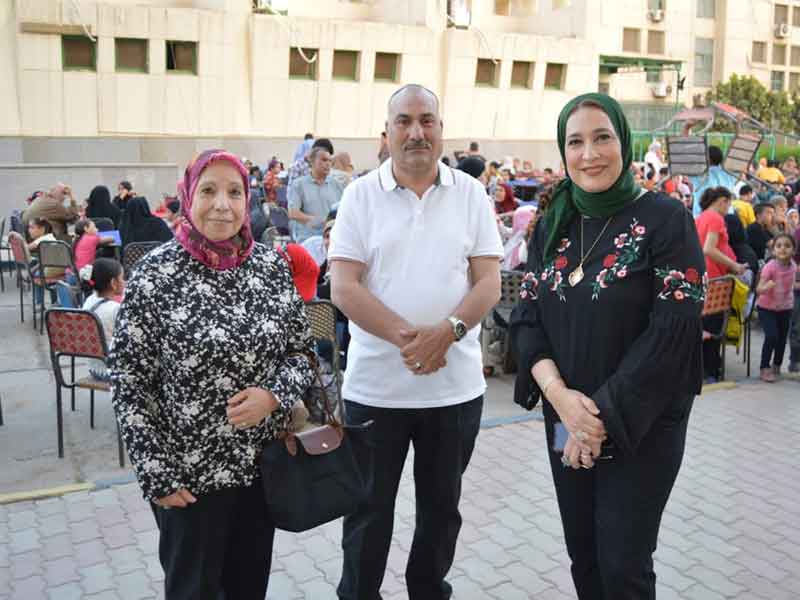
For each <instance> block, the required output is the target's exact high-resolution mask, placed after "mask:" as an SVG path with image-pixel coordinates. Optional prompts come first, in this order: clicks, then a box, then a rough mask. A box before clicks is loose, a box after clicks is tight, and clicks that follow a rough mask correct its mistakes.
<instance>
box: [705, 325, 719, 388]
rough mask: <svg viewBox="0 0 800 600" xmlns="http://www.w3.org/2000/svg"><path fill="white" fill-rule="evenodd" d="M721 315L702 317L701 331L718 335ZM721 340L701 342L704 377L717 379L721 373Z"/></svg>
mask: <svg viewBox="0 0 800 600" xmlns="http://www.w3.org/2000/svg"><path fill="white" fill-rule="evenodd" d="M722 320H723V317H722V315H711V316H708V317H703V329H704V330H705V331H708V332H710V333H713V334H718V333H719V332H720V330H721V329H722ZM721 347H722V340H718V339H717V340H714V339H710V340H705V341H704V342H703V374H704V376H705V377H714V378H715V379H719V376H720V373H721V372H722V354H721V353H720V350H721Z"/></svg>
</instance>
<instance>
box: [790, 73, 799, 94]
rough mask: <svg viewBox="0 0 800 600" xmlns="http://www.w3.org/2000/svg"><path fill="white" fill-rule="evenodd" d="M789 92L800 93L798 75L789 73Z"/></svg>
mask: <svg viewBox="0 0 800 600" xmlns="http://www.w3.org/2000/svg"><path fill="white" fill-rule="evenodd" d="M789 91H790V92H800V73H789Z"/></svg>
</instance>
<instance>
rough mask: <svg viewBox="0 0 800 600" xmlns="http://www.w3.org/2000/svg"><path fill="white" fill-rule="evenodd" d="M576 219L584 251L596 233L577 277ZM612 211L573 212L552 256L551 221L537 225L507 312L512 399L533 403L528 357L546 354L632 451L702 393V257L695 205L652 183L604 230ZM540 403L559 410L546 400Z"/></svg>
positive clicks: (548, 412)
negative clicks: (546, 252)
mask: <svg viewBox="0 0 800 600" xmlns="http://www.w3.org/2000/svg"><path fill="white" fill-rule="evenodd" d="M578 219H583V235H584V240H583V243H584V251H586V250H588V249H589V247H591V245H592V243H593V242H594V240H595V239H598V236H599V239H598V242H597V245H596V246H595V248H594V250H593V252H592V253H591V254H590V255H589V257H588V258H587V260H586V261H585V263H584V264H583V271H584V273H585V275H584V277H583V279H581V280H580V282H579V283H578V284H577V285H575V286H574V287H573V286H572V285H570V282H569V275H570V273H572V272H573V271H574V270H575V269H576V268H577V266H578V265H579V264H580V259H581V257H580V254H581V250H580V247H581V240H580V235H581V233H580V226H579V225H580V222H579V220H578ZM606 221H607V219H606V218H597V219H593V218H587V217H578V218H577V219H575V221H574V222H573V223H571V225H570V227H569V231H568V232H567V235H566V237H564V238H563V239H562V240H561V243H560V244H559V247H558V249H557V252H556V253H555V255H554V256H553V257H552V258H551V259H550V260H547V261H545V260H544V259H543V251H542V249H543V247H544V240H545V239H546V234H547V232H546V231H545V230H544V223H545V221H544V220H543V219H542V220H540V221H539V223H538V224H537V226H536V229H535V230H534V235H533V239H532V241H531V244H530V248H529V252H528V262H527V265H526V269H525V270H526V273H525V276H524V280H523V284H522V291H521V292H520V301H519V304H518V305H517V306H516V307H515V309H514V312H513V314H512V318H511V338H512V346H513V347H514V349H515V352H516V356H517V363H518V371H517V381H516V386H515V401H517V402H518V403H519V404H522V405H523V406H525V407H526V408H532V407H533V405H534V404H535V402H536V401H538V399H539V396H540V390H539V388H538V386H537V385H536V382H535V381H534V380H533V378H532V377H531V366H532V365H534V364H536V362H538V361H539V360H541V359H544V358H550V359H552V360H554V361H555V363H556V365H557V366H558V369H559V371H560V373H561V375H562V376H563V377H564V380H565V382H566V384H567V385H568V386H569V387H570V388H572V389H576V390H579V391H580V392H582V393H584V394H586V395H587V396H589V397H590V398H592V399H593V400H594V401H595V403H596V404H597V407H598V408H599V409H600V415H601V418H602V419H603V421H604V423H605V426H606V429H607V430H608V432H609V436H610V437H611V438H612V440H613V442H614V443H615V444H616V446H617V447H618V448H619V449H620V450H621V451H622V452H623V453H625V454H632V453H635V452H636V450H637V448H638V446H639V444H640V443H641V442H642V441H643V440H644V439H645V438H646V436H647V433H648V432H649V431H650V429H651V427H652V426H653V424H654V423H655V422H657V421H658V420H659V419H661V418H669V417H670V415H674V414H686V413H687V411H688V410H689V409H690V407H691V403H692V400H693V398H694V395H695V394H697V393H699V392H700V388H701V386H702V383H703V368H702V330H703V328H702V321H701V317H700V315H701V312H702V309H703V301H704V298H705V260H704V257H703V252H702V249H701V248H700V242H699V239H698V236H697V230H696V229H695V226H694V219H693V218H692V215H691V213H690V212H689V211H687V210H686V209H685V208H684V207H683V205H681V203H680V202H677V201H676V200H673V199H672V198H670V197H668V196H665V195H663V194H656V193H653V192H648V193H645V194H644V195H642V196H641V197H640V198H639V199H638V200H636V201H635V202H633V203H632V204H630V205H629V206H627V207H626V208H624V209H622V210H621V211H620V212H619V213H617V214H616V215H614V217H613V218H612V219H611V221H610V222H609V224H608V227H607V228H606V230H605V231H604V232H603V227H604V226H605V225H606ZM601 232H602V234H601ZM544 413H545V417H546V418H547V420H548V422H550V423H552V421H554V420H557V415H556V413H555V412H554V410H553V408H552V407H551V406H550V404H549V403H545V405H544ZM548 430H549V431H551V430H552V428H550V427H549V428H548Z"/></svg>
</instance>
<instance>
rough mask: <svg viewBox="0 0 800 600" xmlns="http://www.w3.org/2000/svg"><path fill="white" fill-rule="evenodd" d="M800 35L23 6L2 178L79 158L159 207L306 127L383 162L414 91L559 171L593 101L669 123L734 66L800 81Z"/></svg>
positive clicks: (672, 3)
mask: <svg viewBox="0 0 800 600" xmlns="http://www.w3.org/2000/svg"><path fill="white" fill-rule="evenodd" d="M254 2H255V4H254ZM275 13H277V14H275ZM795 26H800V0H783V1H782V2H776V1H773V0H603V1H601V0H406V1H398V0H360V1H358V0H100V1H89V0H5V1H4V2H0V32H1V33H0V76H2V77H3V81H4V83H5V85H4V86H3V88H2V89H0V136H3V137H0V163H5V166H2V164H0V181H2V183H3V184H4V185H6V184H8V185H11V186H12V189H14V188H16V187H20V188H21V187H22V186H23V185H24V186H25V187H24V189H26V190H29V189H35V188H36V187H42V185H38V186H37V185H30V184H33V183H34V182H35V181H37V180H38V179H37V178H39V177H40V176H42V174H41V172H40V170H38V169H39V168H38V166H36V165H39V164H42V163H55V164H57V165H58V166H59V168H61V167H65V166H68V165H73V164H76V163H80V164H81V165H82V167H81V168H82V169H85V170H87V171H86V173H87V174H86V178H87V179H88V178H92V177H96V176H97V173H98V171H97V170H98V169H111V170H113V172H114V173H115V174H116V173H118V172H121V173H124V174H127V175H128V176H130V177H132V178H134V179H136V178H137V177H139V178H144V180H146V181H147V182H148V183H146V184H145V187H146V188H151V195H152V192H155V191H156V190H157V189H159V188H160V187H162V186H164V185H165V184H164V183H163V181H165V180H171V179H172V178H173V173H175V174H177V169H178V166H179V165H184V164H185V163H186V161H187V160H189V158H191V156H192V155H193V154H194V153H195V152H196V151H197V150H199V149H202V148H207V147H209V146H212V145H220V146H225V147H228V148H230V149H232V150H234V151H236V152H239V153H241V154H244V155H246V156H250V157H253V158H255V159H257V160H258V161H261V162H264V161H266V160H268V159H269V157H270V156H271V155H272V154H278V155H280V156H282V157H284V158H288V157H289V156H290V155H291V153H292V151H293V148H294V146H295V145H296V143H297V141H298V139H299V138H301V137H302V135H303V134H304V133H306V132H307V131H313V132H314V133H315V134H317V135H318V136H328V137H331V138H333V140H334V143H335V144H336V145H338V146H339V147H342V148H346V149H347V150H348V151H350V152H351V154H352V155H353V159H354V161H355V163H356V165H357V166H358V167H363V168H369V167H372V166H374V164H376V162H377V161H376V152H377V138H378V136H379V134H380V132H381V131H382V130H383V123H384V119H385V111H386V108H385V107H386V100H387V99H388V97H389V95H390V94H391V93H392V91H393V90H395V89H396V88H397V87H398V86H399V85H401V84H402V83H407V82H418V83H422V84H424V85H427V86H428V87H430V88H431V89H433V90H434V91H436V92H437V94H439V96H440V98H441V101H442V111H443V117H444V120H445V136H446V138H447V140H448V142H447V149H448V150H452V149H455V148H458V149H462V148H464V147H465V146H466V143H467V141H468V140H471V139H477V140H479V141H481V143H482V150H483V152H484V154H487V155H490V156H501V155H505V154H516V155H520V156H525V157H526V158H531V159H533V160H534V162H535V163H537V164H540V165H543V164H551V165H554V163H555V162H556V160H557V159H556V152H555V149H554V147H553V144H552V140H553V139H554V138H555V121H556V115H557V113H558V111H559V109H560V108H561V106H563V104H564V103H565V102H566V101H567V100H568V99H569V98H570V97H571V96H573V95H575V94H578V93H581V92H585V91H593V90H600V91H604V92H607V93H610V94H612V95H613V96H615V97H617V98H618V99H620V100H621V101H623V102H624V103H626V104H627V105H628V110H629V114H630V115H631V117H632V119H633V121H634V127H635V128H637V127H638V128H651V127H654V126H657V125H659V124H661V123H663V122H664V121H665V120H666V119H667V118H668V117H669V115H670V114H671V113H672V111H674V110H675V107H676V105H678V104H685V103H686V104H690V103H691V99H692V96H693V95H694V94H697V93H703V92H705V91H706V90H707V89H709V87H710V86H711V85H713V84H714V83H715V82H717V81H719V80H724V79H727V78H728V77H729V76H730V74H732V73H734V72H735V73H741V74H748V73H752V74H754V75H756V76H757V77H759V79H761V80H762V81H763V82H764V83H765V84H767V85H770V86H771V87H772V88H773V89H778V88H781V87H782V88H784V89H786V88H789V87H793V88H796V87H798V85H800V28H798V27H795ZM681 88H682V89H681ZM10 165H13V168H14V170H9V169H11V167H10ZM142 165H146V167H145V166H142ZM137 169H145V171H146V172H143V174H142V175H139V174H138V171H137ZM78 171H80V169H78ZM76 172H77V171H76ZM20 173H23V175H20ZM26 173H27V175H25V174H26ZM10 174H13V176H11V175H10ZM95 182H96V180H95ZM110 183H114V182H110ZM73 184H74V187H76V188H77V189H79V190H80V189H81V186H80V185H76V184H78V182H73ZM140 187H141V186H140ZM172 187H173V186H172V185H171V184H170V185H169V189H168V190H162V191H171V189H172ZM6 189H8V188H7V187H6ZM87 191H88V190H87ZM0 202H3V200H0Z"/></svg>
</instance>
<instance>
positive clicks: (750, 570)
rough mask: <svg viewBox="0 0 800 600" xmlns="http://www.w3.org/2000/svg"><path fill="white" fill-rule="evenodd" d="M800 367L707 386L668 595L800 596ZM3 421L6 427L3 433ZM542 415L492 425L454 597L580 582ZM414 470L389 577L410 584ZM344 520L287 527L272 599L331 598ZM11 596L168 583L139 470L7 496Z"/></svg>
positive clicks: (680, 503)
mask: <svg viewBox="0 0 800 600" xmlns="http://www.w3.org/2000/svg"><path fill="white" fill-rule="evenodd" d="M798 392H800V383H798V382H797V381H784V382H781V383H779V384H777V385H772V386H769V385H766V384H758V383H752V384H744V385H740V386H739V387H737V388H736V389H733V390H725V391H715V392H711V393H708V394H706V395H704V396H702V397H701V398H699V399H698V400H697V402H696V404H695V410H694V413H693V416H692V420H691V426H690V434H689V441H688V448H687V454H686V458H685V461H684V465H683V469H682V471H681V474H680V476H679V478H678V482H677V485H676V489H675V491H674V493H673V495H672V498H671V499H670V503H669V505H668V507H667V512H666V514H665V516H664V521H663V526H662V528H661V536H660V542H659V549H658V552H657V554H656V571H657V573H658V577H659V578H658V587H659V599H660V600H665V599H673V598H680V599H683V600H717V599H723V598H726V599H731V598H736V599H742V600H758V599H769V600H782V599H783V600H796V599H797V598H798V597H800V583H798V582H800V529H799V528H798V524H800V500H798V499H800V478H798V477H797V472H798V469H797V459H796V452H795V450H796V449H797V448H800V393H798ZM0 435H2V434H0ZM543 444H544V440H543V431H542V424H541V423H539V422H536V421H529V422H525V423H518V424H511V425H504V426H499V427H494V428H488V429H484V430H483V431H482V432H481V435H480V437H479V441H478V445H477V448H476V452H475V455H474V458H473V460H472V464H471V465H470V468H469V470H468V471H467V475H466V481H465V485H464V496H463V502H462V514H463V516H464V526H463V529H462V532H461V536H460V538H459V545H458V550H457V556H456V562H455V566H454V567H453V569H452V571H451V573H450V578H449V579H450V581H451V583H452V584H453V586H454V589H455V598H457V599H458V600H468V599H469V600H472V599H475V600H479V599H480V600H483V599H492V598H497V599H501V600H516V599H528V598H537V599H541V600H545V599H546V600H561V599H567V598H574V597H575V594H574V591H573V589H572V583H571V580H570V577H569V570H568V564H567V557H566V553H565V551H564V546H563V540H562V531H561V523H560V521H559V518H558V513H557V508H556V503H555V499H554V494H553V486H552V482H551V481H550V477H549V470H548V466H547V463H546V457H545V452H544V451H543ZM413 523H414V503H413V485H412V483H411V481H410V479H409V470H408V469H407V470H406V473H405V475H404V480H403V483H402V486H401V492H400V496H399V498H398V503H397V520H396V528H395V536H394V543H393V545H392V552H391V555H390V558H389V567H388V570H387V573H386V579H385V582H384V587H383V593H384V597H385V598H391V599H399V598H404V597H406V596H405V593H404V591H405V588H404V584H403V570H404V566H405V561H406V558H407V553H408V550H409V547H410V541H411V535H412V531H413ZM340 529H341V525H340V523H332V524H330V525H328V526H325V527H322V528H319V529H317V530H314V531H312V532H309V533H306V534H302V535H293V534H287V533H279V534H278V536H277V537H276V542H275V560H274V570H273V574H272V578H271V581H270V588H269V593H268V595H267V598H268V599H275V600H289V599H294V598H307V599H312V600H326V599H329V598H335V594H334V586H335V584H336V583H337V581H338V577H339V573H340V568H341V551H340V548H339V541H340ZM0 540H2V542H0V598H2V599H6V598H14V599H19V600H35V599H37V598H52V599H57V600H69V599H71V598H82V599H83V598H86V599H88V598H92V599H100V598H102V599H112V598H160V597H163V592H162V591H161V582H162V578H163V576H162V573H161V569H160V566H159V564H158V562H157V558H156V540H157V538H156V532H155V529H154V523H153V518H152V516H151V513H150V511H149V509H148V507H147V506H146V505H145V503H144V502H143V501H142V500H141V498H140V496H139V492H138V489H137V487H136V485H135V484H128V485H119V486H115V487H110V488H108V489H104V490H100V491H96V492H80V493H75V494H69V495H66V496H64V497H61V498H57V499H49V500H42V501H36V502H21V503H15V504H9V505H4V506H0Z"/></svg>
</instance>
